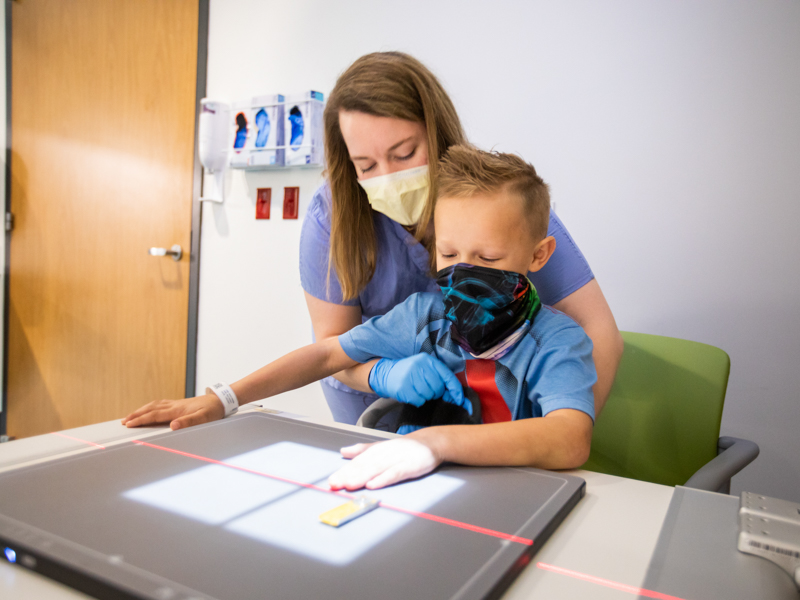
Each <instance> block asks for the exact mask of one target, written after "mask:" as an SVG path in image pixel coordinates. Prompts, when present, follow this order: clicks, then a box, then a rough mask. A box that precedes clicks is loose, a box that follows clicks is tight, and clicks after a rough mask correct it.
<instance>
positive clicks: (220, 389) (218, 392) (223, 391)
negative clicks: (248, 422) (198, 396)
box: [206, 383, 239, 417]
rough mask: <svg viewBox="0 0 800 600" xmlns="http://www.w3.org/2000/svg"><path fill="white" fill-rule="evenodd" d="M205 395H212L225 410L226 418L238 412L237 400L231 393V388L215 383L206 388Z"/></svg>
mask: <svg viewBox="0 0 800 600" xmlns="http://www.w3.org/2000/svg"><path fill="white" fill-rule="evenodd" d="M206 394H214V395H215V396H216V397H217V398H219V401H220V402H222V406H223V408H224V409H225V416H226V417H228V416H230V415H232V414H234V413H235V412H236V411H237V410H239V399H238V398H237V397H236V394H234V393H233V390H232V389H231V386H229V385H228V384H227V383H215V384H214V385H212V386H211V387H207V388H206Z"/></svg>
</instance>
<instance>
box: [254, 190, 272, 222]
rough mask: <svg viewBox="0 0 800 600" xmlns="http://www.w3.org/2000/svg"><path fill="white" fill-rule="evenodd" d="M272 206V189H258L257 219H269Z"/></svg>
mask: <svg viewBox="0 0 800 600" xmlns="http://www.w3.org/2000/svg"><path fill="white" fill-rule="evenodd" d="M271 204H272V188H258V191H257V192H256V219H269V207H270V205H271Z"/></svg>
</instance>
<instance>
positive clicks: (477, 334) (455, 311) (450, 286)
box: [436, 263, 542, 360]
mask: <svg viewBox="0 0 800 600" xmlns="http://www.w3.org/2000/svg"><path fill="white" fill-rule="evenodd" d="M436 283H437V284H438V285H439V287H440V288H441V289H442V294H443V295H444V309H445V318H446V319H447V320H448V321H450V322H451V323H453V326H452V327H451V328H450V335H451V337H452V338H453V341H455V342H456V343H457V344H458V345H459V346H461V347H462V348H464V350H466V351H467V352H469V353H470V354H472V356H474V357H475V358H484V359H489V360H497V359H498V358H501V357H502V356H504V355H505V354H507V353H508V352H509V351H510V350H511V349H512V348H513V347H514V345H515V344H516V343H517V341H519V340H520V339H521V338H522V337H523V336H524V335H525V334H526V333H528V330H529V329H530V327H531V322H533V318H534V316H535V315H536V313H537V312H538V311H539V309H540V308H541V307H542V303H541V301H540V300H539V295H538V294H537V293H536V288H534V287H533V284H532V283H531V282H530V280H529V279H528V278H527V277H525V275H520V274H519V273H515V272H513V271H501V270H499V269H490V268H488V267H477V266H473V265H467V264H464V263H459V264H457V265H452V266H450V267H447V268H445V269H442V270H441V271H439V272H438V273H437V274H436Z"/></svg>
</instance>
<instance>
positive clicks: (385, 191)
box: [358, 165, 430, 225]
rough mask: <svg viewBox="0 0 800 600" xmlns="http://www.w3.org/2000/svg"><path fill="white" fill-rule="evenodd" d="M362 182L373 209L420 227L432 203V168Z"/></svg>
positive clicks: (407, 170) (411, 170) (396, 173)
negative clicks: (421, 218) (429, 194)
mask: <svg viewBox="0 0 800 600" xmlns="http://www.w3.org/2000/svg"><path fill="white" fill-rule="evenodd" d="M358 183H359V184H360V185H361V187H362V188H364V191H365V192H367V198H368V199H369V204H370V206H372V208H373V209H374V210H377V211H378V212H380V213H383V214H385V215H386V216H387V217H389V218H390V219H391V220H392V221H397V222H398V223H400V225H414V224H416V222H417V221H419V217H420V215H421V214H422V210H423V209H424V208H425V202H427V201H428V190H429V189H430V180H429V179H428V165H423V166H421V167H414V168H413V169H406V170H405V171H397V172H395V173H389V174H388V175H381V176H380V177H371V178H370V179H364V180H363V181H359V182H358Z"/></svg>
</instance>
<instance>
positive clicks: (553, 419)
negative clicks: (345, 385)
mask: <svg viewBox="0 0 800 600" xmlns="http://www.w3.org/2000/svg"><path fill="white" fill-rule="evenodd" d="M591 441H592V419H591V417H590V416H589V415H588V414H586V413H584V412H581V411H579V410H573V409H561V410H554V411H553V412H551V413H548V414H547V416H545V417H542V418H537V419H522V420H519V421H508V422H505V423H489V424H485V425H446V426H442V427H428V428H426V429H420V430H418V431H414V432H412V433H410V434H408V435H406V436H404V437H403V438H401V439H396V440H391V441H388V442H377V443H375V444H356V445H355V446H350V447H348V448H342V455H343V456H344V457H345V458H352V459H353V460H352V461H351V462H350V463H348V464H347V465H346V466H344V467H343V468H342V469H340V470H339V471H337V472H336V473H334V474H333V475H331V477H330V479H329V483H330V485H331V487H332V488H333V489H342V488H345V489H348V490H356V489H360V488H362V487H367V488H369V489H377V488H381V487H384V486H387V485H392V484H393V483H397V482H399V481H403V480H405V479H410V478H412V477H420V476H422V475H425V474H426V473H429V472H431V471H432V470H433V469H435V468H436V467H437V466H438V465H440V464H441V463H443V462H454V463H459V464H462V465H473V466H484V467H485V466H529V467H539V468H542V469H573V468H577V467H580V466H581V465H582V464H583V463H585V462H586V460H587V459H588V458H589V450H590V446H591Z"/></svg>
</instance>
